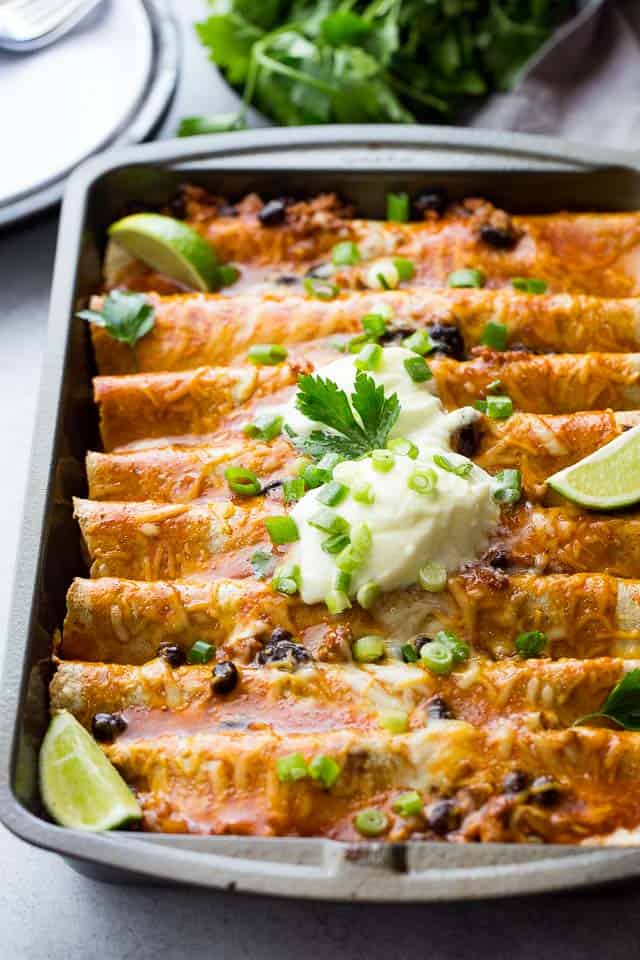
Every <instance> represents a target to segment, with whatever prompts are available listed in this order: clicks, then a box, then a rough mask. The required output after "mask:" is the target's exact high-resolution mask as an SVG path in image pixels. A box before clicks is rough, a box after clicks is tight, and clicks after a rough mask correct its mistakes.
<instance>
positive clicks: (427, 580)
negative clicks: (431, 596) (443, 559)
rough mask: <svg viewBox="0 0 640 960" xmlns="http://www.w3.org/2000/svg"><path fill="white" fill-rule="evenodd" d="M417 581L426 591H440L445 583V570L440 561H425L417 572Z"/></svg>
mask: <svg viewBox="0 0 640 960" xmlns="http://www.w3.org/2000/svg"><path fill="white" fill-rule="evenodd" d="M418 581H419V582H420V586H421V587H422V589H423V590H426V591H427V592H428V593H441V592H442V591H443V590H444V588H445V587H446V585H447V571H446V569H445V567H443V566H442V564H440V563H425V565H424V567H421V568H420V571H419V572H418Z"/></svg>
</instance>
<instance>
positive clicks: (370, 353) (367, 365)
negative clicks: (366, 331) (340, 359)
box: [353, 343, 382, 370]
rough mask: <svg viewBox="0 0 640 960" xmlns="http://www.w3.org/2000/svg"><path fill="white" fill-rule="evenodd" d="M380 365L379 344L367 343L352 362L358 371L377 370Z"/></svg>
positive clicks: (380, 348) (380, 352) (380, 350)
mask: <svg viewBox="0 0 640 960" xmlns="http://www.w3.org/2000/svg"><path fill="white" fill-rule="evenodd" d="M381 363H382V347H381V346H380V344H379V343H367V344H366V346H364V347H363V348H362V350H361V351H360V353H359V354H358V356H357V357H356V359H355V360H354V361H353V365H354V367H356V369H358V370H379V369H380V364H381Z"/></svg>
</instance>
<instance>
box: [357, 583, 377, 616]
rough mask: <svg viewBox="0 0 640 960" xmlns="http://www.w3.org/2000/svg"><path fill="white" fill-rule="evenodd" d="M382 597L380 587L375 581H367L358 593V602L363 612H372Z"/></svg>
mask: <svg viewBox="0 0 640 960" xmlns="http://www.w3.org/2000/svg"><path fill="white" fill-rule="evenodd" d="M379 596H380V587H379V586H378V584H377V583H376V582H375V580H367V582H366V583H363V584H362V586H361V587H360V589H359V590H358V592H357V593H356V600H357V601H358V603H359V604H360V606H361V607H362V609H363V610H370V609H371V607H373V606H374V604H375V602H376V600H377V599H378V597H379Z"/></svg>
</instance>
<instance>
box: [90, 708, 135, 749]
mask: <svg viewBox="0 0 640 960" xmlns="http://www.w3.org/2000/svg"><path fill="white" fill-rule="evenodd" d="M126 729H127V721H126V720H125V719H124V717H123V716H122V714H121V713H96V715H95V716H94V718H93V720H92V721H91V731H92V733H93V735H94V737H95V739H96V740H99V741H100V743H113V741H114V740H115V738H116V737H117V736H118V734H120V733H124V731H125V730H126Z"/></svg>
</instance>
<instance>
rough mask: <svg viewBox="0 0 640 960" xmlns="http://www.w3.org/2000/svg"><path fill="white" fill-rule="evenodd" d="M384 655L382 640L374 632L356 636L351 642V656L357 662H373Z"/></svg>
mask: <svg viewBox="0 0 640 960" xmlns="http://www.w3.org/2000/svg"><path fill="white" fill-rule="evenodd" d="M382 657H384V640H383V639H382V637H379V636H377V635H376V634H373V633H372V634H367V636H364V637H358V639H357V640H356V641H355V643H354V644H353V658H354V660H357V661H358V663H375V661H376V660H381V659H382Z"/></svg>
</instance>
